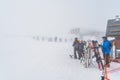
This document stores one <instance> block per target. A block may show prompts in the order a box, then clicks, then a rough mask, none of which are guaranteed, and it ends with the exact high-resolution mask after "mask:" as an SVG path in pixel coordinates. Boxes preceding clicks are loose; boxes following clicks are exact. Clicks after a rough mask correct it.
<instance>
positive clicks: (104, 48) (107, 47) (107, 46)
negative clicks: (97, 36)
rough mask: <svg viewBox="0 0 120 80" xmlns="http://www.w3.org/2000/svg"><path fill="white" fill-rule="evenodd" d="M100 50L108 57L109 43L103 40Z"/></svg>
mask: <svg viewBox="0 0 120 80" xmlns="http://www.w3.org/2000/svg"><path fill="white" fill-rule="evenodd" d="M101 48H102V52H103V54H108V55H109V54H110V43H109V41H108V40H107V39H106V40H104V42H103V45H101Z"/></svg>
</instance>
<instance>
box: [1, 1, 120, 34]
mask: <svg viewBox="0 0 120 80" xmlns="http://www.w3.org/2000/svg"><path fill="white" fill-rule="evenodd" d="M119 3H120V1H119V0H1V1H0V11H1V12H0V34H1V35H43V36H44V35H47V36H63V35H69V31H70V30H71V29H73V28H80V31H81V32H84V33H86V32H88V31H96V30H97V31H102V32H105V29H106V26H107V20H108V19H111V18H114V17H115V15H119V14H120V11H119V10H120V5H119Z"/></svg>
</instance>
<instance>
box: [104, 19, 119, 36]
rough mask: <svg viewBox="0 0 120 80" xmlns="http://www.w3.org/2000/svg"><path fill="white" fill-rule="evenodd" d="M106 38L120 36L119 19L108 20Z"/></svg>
mask: <svg viewBox="0 0 120 80" xmlns="http://www.w3.org/2000/svg"><path fill="white" fill-rule="evenodd" d="M106 36H110V37H116V36H120V18H118V19H110V20H108V23H107V29H106Z"/></svg>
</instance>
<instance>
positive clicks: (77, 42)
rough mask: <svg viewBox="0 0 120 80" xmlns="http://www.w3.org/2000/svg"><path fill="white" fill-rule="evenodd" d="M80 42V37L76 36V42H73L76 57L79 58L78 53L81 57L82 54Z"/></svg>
mask: <svg viewBox="0 0 120 80" xmlns="http://www.w3.org/2000/svg"><path fill="white" fill-rule="evenodd" d="M79 44H80V42H79V41H78V38H77V37H76V38H75V40H74V42H73V45H72V46H73V48H74V59H77V54H78V57H79V59H80V55H79Z"/></svg>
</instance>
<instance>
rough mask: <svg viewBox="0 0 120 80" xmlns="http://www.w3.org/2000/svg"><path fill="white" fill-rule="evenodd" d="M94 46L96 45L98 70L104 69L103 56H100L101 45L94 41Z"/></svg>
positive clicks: (95, 53) (95, 54)
mask: <svg viewBox="0 0 120 80" xmlns="http://www.w3.org/2000/svg"><path fill="white" fill-rule="evenodd" d="M92 43H93V45H94V56H95V57H96V62H97V64H98V68H99V69H100V70H101V68H102V69H104V66H103V63H102V60H101V56H100V52H99V44H98V41H94V40H93V41H92Z"/></svg>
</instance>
